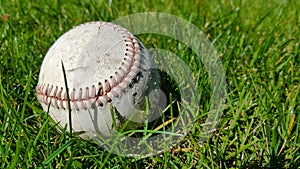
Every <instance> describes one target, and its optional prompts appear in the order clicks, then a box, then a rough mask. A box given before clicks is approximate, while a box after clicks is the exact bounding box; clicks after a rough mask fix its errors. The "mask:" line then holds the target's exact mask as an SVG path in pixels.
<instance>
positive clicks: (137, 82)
mask: <svg viewBox="0 0 300 169" xmlns="http://www.w3.org/2000/svg"><path fill="white" fill-rule="evenodd" d="M62 63H63V65H64V69H65V75H66V82H67V85H68V88H66V87H65V78H64V73H63V68H62ZM154 67H155V65H154V62H153V59H152V58H151V55H150V53H149V52H148V51H147V49H146V48H145V47H144V45H143V44H142V43H141V42H140V41H139V40H138V39H137V38H136V37H135V36H134V35H133V34H132V33H130V32H129V31H128V30H126V29H125V28H123V27H121V26H118V25H115V24H112V23H108V22H90V23H85V24H82V25H79V26H76V27H75V28H73V29H71V30H70V31H68V32H66V33H65V34H63V35H62V36H61V37H60V38H59V39H58V40H57V41H56V42H55V43H54V44H53V45H52V46H51V48H50V49H49V51H48V52H47V54H46V56H45V58H44V60H43V63H42V66H41V70H40V74H39V80H38V84H37V86H36V93H37V98H38V101H39V102H40V103H41V105H42V108H43V110H44V111H45V112H48V113H49V115H50V116H51V118H52V119H53V120H55V121H56V122H57V123H59V125H60V126H62V127H67V128H68V129H69V127H70V125H69V112H68V106H70V108H71V119H72V120H71V121H72V130H73V132H74V133H77V135H79V136H80V137H82V138H84V139H93V138H96V137H98V136H104V137H105V136H109V135H110V134H111V133H112V132H113V131H115V130H116V128H118V127H120V126H121V125H122V124H124V121H128V120H130V121H132V122H134V123H133V124H135V122H141V123H142V120H141V119H143V116H144V113H145V112H144V107H145V97H146V96H148V95H149V93H150V92H151V90H152V89H154V88H156V86H157V85H158V84H159V80H158V79H159V78H158V77H159V75H158V72H157V71H153V68H154ZM67 90H68V93H69V98H70V105H68V99H67Z"/></svg>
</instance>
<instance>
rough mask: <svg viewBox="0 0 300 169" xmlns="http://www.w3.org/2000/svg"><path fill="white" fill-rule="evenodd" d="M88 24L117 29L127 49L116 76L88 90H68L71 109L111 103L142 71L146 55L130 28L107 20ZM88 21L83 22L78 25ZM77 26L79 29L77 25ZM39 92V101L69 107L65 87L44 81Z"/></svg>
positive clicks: (64, 107)
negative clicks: (142, 60)
mask: <svg viewBox="0 0 300 169" xmlns="http://www.w3.org/2000/svg"><path fill="white" fill-rule="evenodd" d="M87 24H99V26H103V25H108V26H111V27H113V29H114V30H115V31H118V32H120V33H121V34H122V35H123V40H124V43H125V50H126V51H125V54H124V57H123V61H122V62H121V64H120V66H119V68H118V70H117V71H115V74H114V75H113V76H110V77H109V78H107V79H105V80H104V84H102V83H101V82H99V83H98V85H97V86H95V85H92V86H91V87H86V88H85V89H84V88H79V89H76V88H73V89H71V91H70V92H69V93H70V103H71V104H72V105H73V106H72V108H74V109H76V110H79V109H87V108H88V107H91V106H92V105H93V103H96V104H97V105H98V106H100V107H102V106H104V105H105V104H107V103H108V102H111V101H112V98H114V97H119V96H120V95H121V94H122V93H123V92H124V91H125V88H127V86H128V85H129V84H130V83H131V82H132V80H133V78H135V77H136V76H137V74H138V73H139V71H140V66H141V59H142V56H143V54H141V50H140V48H141V46H140V44H139V42H138V40H137V39H136V38H135V37H134V36H133V35H132V34H131V33H130V32H129V31H128V30H126V29H124V28H122V27H120V26H118V25H114V24H111V23H107V22H90V23H87ZM87 24H81V25H79V26H77V27H80V26H83V25H87ZM74 29H76V27H75V28H74ZM84 90H85V91H84ZM36 93H37V99H38V101H40V102H41V103H43V104H46V105H49V104H50V105H51V106H53V107H56V108H58V109H67V107H68V101H67V92H66V91H65V90H64V87H59V86H54V85H51V84H45V83H41V84H38V85H37V86H36Z"/></svg>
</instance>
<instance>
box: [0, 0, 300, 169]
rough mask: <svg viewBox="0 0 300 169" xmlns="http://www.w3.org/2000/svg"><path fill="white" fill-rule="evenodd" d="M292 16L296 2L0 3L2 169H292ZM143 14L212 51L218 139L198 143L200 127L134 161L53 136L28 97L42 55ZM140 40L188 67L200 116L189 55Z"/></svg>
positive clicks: (174, 45)
mask: <svg viewBox="0 0 300 169" xmlns="http://www.w3.org/2000/svg"><path fill="white" fill-rule="evenodd" d="M299 9H300V2H299V1H298V0H274V1H265V0H256V1H254V0H249V1H242V0H230V1H223V0H216V1H213V2H210V1H209V0H202V1H161V0H154V1H151V2H150V1H145V2H143V1H141V2H135V1H132V0H128V1H121V2H119V1H112V5H111V8H109V6H108V2H107V1H100V0H84V1H75V0H72V1H58V0H56V1H50V0H44V1H36V2H34V1H28V0H26V1H17V0H11V1H3V0H0V79H1V83H0V141H1V143H0V167H1V168H37V167H40V168H98V167H99V168H100V167H104V168H193V167H195V168H198V167H199V168H297V167H298V166H300V134H299V133H300V115H299V111H300V107H299V103H300V96H299V90H300V89H299V83H300V55H299V54H300V52H299V42H300V36H299V35H300V34H299V33H300V13H299ZM146 11H147V12H149V11H155V12H164V13H169V14H173V15H176V16H179V17H182V18H183V19H185V20H188V21H190V22H191V23H193V24H195V25H196V26H198V27H199V28H200V29H201V30H202V31H203V32H204V33H205V34H206V35H207V37H208V38H209V39H210V40H211V41H213V42H214V45H215V47H216V48H217V49H218V52H219V53H220V59H221V61H222V64H223V67H224V71H225V74H226V80H227V83H228V85H227V92H228V93H227V95H226V104H225V110H224V112H223V116H222V118H221V119H220V122H219V125H218V128H217V130H216V131H215V132H214V133H213V134H212V136H211V137H210V139H209V140H208V141H207V142H204V143H202V142H200V143H199V142H198V141H197V138H198V137H199V131H200V128H201V126H200V124H201V123H199V124H196V125H195V127H194V128H193V130H192V131H191V132H190V133H189V134H188V135H187V136H186V137H185V138H184V139H183V140H182V141H181V142H180V144H178V145H177V146H175V147H174V148H173V149H170V150H168V151H166V152H165V153H163V154H162V155H159V156H153V157H149V158H144V159H140V160H137V159H131V158H127V157H121V156H117V155H114V154H111V153H110V152H107V151H104V150H103V149H101V148H100V147H99V146H97V144H95V143H92V142H89V141H84V140H81V139H79V138H76V137H72V138H70V137H69V134H67V132H63V133H62V134H59V133H58V132H57V130H56V126H55V123H53V121H52V120H51V119H50V118H49V117H48V116H47V114H46V113H44V112H43V111H42V109H41V106H40V105H39V103H38V101H37V99H36V95H35V86H36V84H37V79H38V74H39V69H40V66H41V63H42V61H43V57H44V56H45V54H46V52H47V50H48V49H49V48H50V46H51V45H52V44H53V43H54V42H55V40H57V39H58V37H59V36H61V35H62V34H63V33H64V32H66V31H67V30H69V29H71V28H72V27H73V26H76V25H78V24H80V23H83V22H88V21H96V20H103V21H112V20H114V19H117V18H119V17H122V16H126V15H128V14H133V13H137V12H146ZM6 14H8V15H9V17H8V19H7V17H6ZM149 24H151V23H149ZM138 37H139V39H140V40H141V41H142V42H143V43H144V44H145V45H146V46H147V47H150V48H151V47H153V46H156V47H157V48H162V49H167V50H169V51H172V52H174V53H176V54H177V55H178V56H180V57H181V59H182V60H184V61H185V63H186V64H188V65H189V67H190V69H191V70H192V71H193V73H194V75H195V81H196V82H197V84H199V86H203V88H202V89H201V90H199V91H200V92H201V93H200V94H201V98H203V99H202V101H201V105H200V112H202V113H205V112H206V111H208V110H209V90H210V89H209V87H205V86H208V85H207V84H209V79H207V76H206V75H205V72H204V73H203V72H202V71H199V70H198V69H199V68H198V65H199V64H195V63H194V62H193V61H192V60H193V59H192V58H193V57H194V56H193V53H191V52H190V51H189V49H188V48H186V47H185V46H183V45H180V43H179V42H176V41H175V40H172V39H168V38H167V37H162V36H159V35H140V36H138ZM198 72H202V73H203V74H202V73H201V74H199V73H198ZM205 99H206V100H205ZM200 121H201V120H200ZM49 122H50V123H49ZM298 168H299V167H298Z"/></svg>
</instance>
